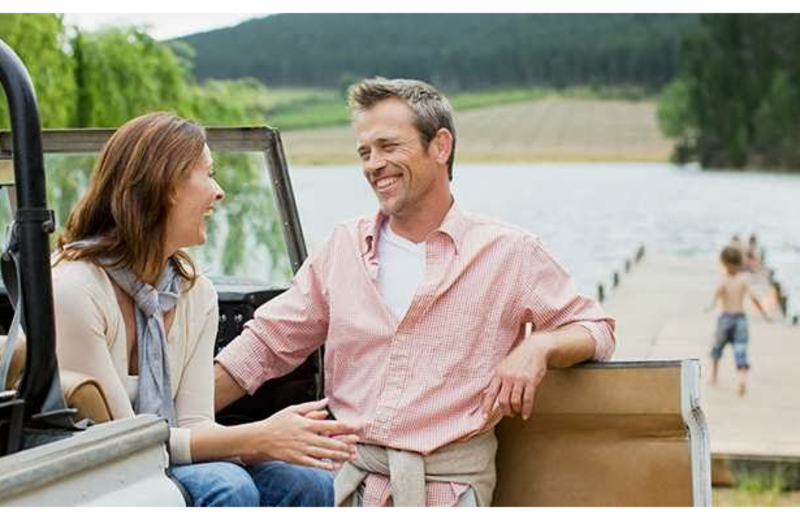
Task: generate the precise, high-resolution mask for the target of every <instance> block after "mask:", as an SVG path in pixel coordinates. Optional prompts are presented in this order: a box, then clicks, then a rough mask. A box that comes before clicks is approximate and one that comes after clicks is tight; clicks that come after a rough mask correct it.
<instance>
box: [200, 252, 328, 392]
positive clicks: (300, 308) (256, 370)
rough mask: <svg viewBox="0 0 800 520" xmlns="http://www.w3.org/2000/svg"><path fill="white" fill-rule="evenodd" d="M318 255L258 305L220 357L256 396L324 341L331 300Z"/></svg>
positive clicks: (220, 361) (226, 368) (229, 371)
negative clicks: (288, 283)
mask: <svg viewBox="0 0 800 520" xmlns="http://www.w3.org/2000/svg"><path fill="white" fill-rule="evenodd" d="M315 258H318V256H317V257H315V256H312V257H310V258H309V259H308V260H307V261H306V262H305V263H304V264H303V266H302V267H301V268H300V270H298V272H297V274H296V275H295V277H294V279H293V281H292V285H291V287H290V288H289V289H288V290H287V291H286V292H284V293H283V294H281V295H280V296H278V297H276V298H274V299H273V300H270V301H269V302H267V303H265V304H264V305H262V306H261V307H259V308H258V309H257V310H256V312H255V314H254V315H253V319H251V320H250V321H248V322H247V323H246V324H245V326H244V330H243V331H242V333H241V334H240V335H239V337H237V338H236V339H234V340H233V341H232V342H231V343H229V344H228V346H226V347H225V348H224V349H223V350H222V352H220V353H219V354H218V355H217V357H216V361H217V362H218V363H219V364H220V365H221V366H222V367H223V368H224V369H225V370H226V371H227V372H228V373H229V374H230V375H231V377H232V378H233V379H234V380H235V381H236V382H237V383H238V384H239V385H240V386H241V387H242V388H244V389H245V390H246V391H247V393H249V394H250V395H252V394H253V393H255V391H256V390H258V388H259V387H260V386H261V385H262V384H263V383H264V382H265V381H267V380H269V379H274V378H276V377H280V376H282V375H284V374H287V373H289V372H290V371H291V370H292V369H294V368H295V367H296V366H298V365H299V364H300V363H302V362H303V360H305V359H306V358H307V357H308V356H309V355H310V354H311V353H312V352H314V350H316V349H317V348H318V347H319V346H320V345H322V344H323V343H324V342H325V337H326V336H327V333H328V303H327V297H326V294H325V291H324V290H323V285H322V283H321V280H320V278H319V273H318V270H317V268H316V261H315Z"/></svg>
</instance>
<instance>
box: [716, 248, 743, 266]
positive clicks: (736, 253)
mask: <svg viewBox="0 0 800 520" xmlns="http://www.w3.org/2000/svg"><path fill="white" fill-rule="evenodd" d="M719 259H720V260H721V261H722V263H723V264H725V265H726V266H728V267H730V268H732V269H738V268H740V267H742V252H741V251H740V250H739V249H738V248H736V247H733V246H726V247H725V249H723V250H722V253H720V255H719Z"/></svg>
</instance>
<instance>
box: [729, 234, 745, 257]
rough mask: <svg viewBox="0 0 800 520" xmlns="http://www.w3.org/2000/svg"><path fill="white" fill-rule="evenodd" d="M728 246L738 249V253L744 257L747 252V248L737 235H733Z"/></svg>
mask: <svg viewBox="0 0 800 520" xmlns="http://www.w3.org/2000/svg"><path fill="white" fill-rule="evenodd" d="M728 245H729V246H731V247H733V248H736V249H738V250H739V252H741V253H742V255H744V254H745V253H746V252H747V248H746V247H745V245H744V242H742V239H741V237H739V235H733V236H732V237H731V242H730V244H728Z"/></svg>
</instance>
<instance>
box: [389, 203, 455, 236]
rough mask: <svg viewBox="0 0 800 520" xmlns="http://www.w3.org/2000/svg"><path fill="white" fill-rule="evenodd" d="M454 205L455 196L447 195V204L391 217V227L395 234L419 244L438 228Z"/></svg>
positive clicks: (437, 204) (417, 209) (433, 205)
mask: <svg viewBox="0 0 800 520" xmlns="http://www.w3.org/2000/svg"><path fill="white" fill-rule="evenodd" d="M452 205H453V196H452V195H451V194H450V193H448V194H447V203H444V202H443V201H437V203H436V204H432V205H431V206H430V207H428V208H416V209H414V210H413V211H410V212H409V213H408V214H407V215H391V216H389V225H390V226H391V227H392V231H394V232H395V234H397V235H399V236H401V237H403V238H405V239H406V240H410V241H412V242H414V243H419V242H422V241H424V240H425V238H426V237H427V236H428V234H429V233H430V232H431V231H433V230H434V229H436V228H438V227H439V226H440V225H441V224H442V221H443V220H444V217H445V216H446V215H447V212H448V211H450V207H451V206H452Z"/></svg>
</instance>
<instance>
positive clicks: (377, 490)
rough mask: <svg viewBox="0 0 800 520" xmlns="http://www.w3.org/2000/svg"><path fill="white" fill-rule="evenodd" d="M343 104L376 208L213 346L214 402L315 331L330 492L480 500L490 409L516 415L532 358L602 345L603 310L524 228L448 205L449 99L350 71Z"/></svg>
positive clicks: (274, 365)
mask: <svg viewBox="0 0 800 520" xmlns="http://www.w3.org/2000/svg"><path fill="white" fill-rule="evenodd" d="M349 104H350V108H351V113H352V120H353V128H354V130H355V135H356V142H357V151H358V155H359V157H360V158H361V163H362V166H363V171H364V176H365V178H366V179H367V181H368V182H369V183H370V185H371V186H372V188H373V190H374V192H375V194H376V196H377V198H378V202H379V205H380V211H379V212H378V214H377V215H376V216H374V217H371V218H359V219H356V220H353V221H350V222H346V223H344V224H340V225H338V226H337V227H336V228H335V229H334V231H333V233H332V235H331V236H330V237H329V238H328V239H327V241H326V242H325V243H324V244H323V245H322V246H321V247H319V248H318V249H317V250H316V251H314V253H313V254H312V255H311V256H310V257H309V259H308V260H307V261H306V262H305V264H304V265H303V266H302V267H301V269H300V270H299V271H298V273H297V275H296V277H295V279H294V282H293V284H292V287H291V288H290V289H289V291H287V292H286V293H284V294H283V295H281V296H280V297H279V298H276V299H275V300H273V301H271V302H269V303H267V304H265V305H264V306H263V307H261V308H260V309H259V310H258V311H257V312H256V315H255V316H254V319H253V320H252V321H250V322H249V323H248V324H247V325H246V327H245V331H244V332H243V333H242V335H241V336H240V337H239V338H237V339H236V340H234V341H233V342H232V343H231V344H230V345H229V346H228V347H227V348H226V349H224V350H223V351H222V352H221V353H220V355H219V356H218V358H217V362H218V365H217V367H216V372H215V376H216V379H217V381H216V383H217V386H216V388H217V405H218V407H222V406H225V405H227V404H228V403H230V402H232V401H234V400H235V399H238V398H239V397H241V396H242V395H244V393H245V392H249V393H253V392H254V391H255V390H256V389H257V388H258V387H259V386H260V385H261V384H262V383H263V382H264V381H265V380H267V379H270V378H273V377H278V376H280V375H282V374H284V373H286V372H288V371H289V370H291V369H292V368H293V367H294V366H296V365H297V364H299V363H300V362H301V361H302V360H303V359H304V358H306V357H307V356H308V355H309V354H310V353H312V352H313V351H314V349H315V348H317V346H319V345H320V344H322V343H325V344H326V352H325V381H326V388H325V390H326V395H327V397H328V399H329V407H330V410H331V411H332V412H333V414H334V415H335V416H336V417H337V418H338V419H339V420H342V421H343V422H345V423H348V424H350V425H352V426H355V427H356V428H357V429H358V432H359V435H360V439H361V443H360V444H359V448H358V456H357V457H356V459H355V460H353V461H352V462H348V463H346V464H345V465H344V466H343V468H342V469H341V470H340V471H339V473H338V474H337V477H336V483H335V487H336V500H337V504H354V505H358V504H362V505H388V504H394V505H426V504H427V505H489V504H490V502H491V496H492V492H493V489H494V481H495V476H494V455H495V451H496V447H497V441H496V439H495V437H494V433H493V427H494V425H496V424H497V423H498V422H499V420H500V419H501V418H502V416H504V415H505V416H512V415H522V417H523V418H525V419H527V418H528V417H529V416H530V414H531V410H532V407H533V401H534V396H535V392H536V387H537V385H538V384H539V382H540V381H541V379H542V377H544V374H545V372H546V370H547V368H548V367H567V366H570V365H573V364H575V363H579V362H581V361H585V360H588V359H592V358H593V359H597V360H606V359H608V358H609V357H610V356H611V353H612V351H613V348H614V337H613V328H614V322H613V320H612V319H611V318H609V317H607V316H606V315H605V314H604V313H603V312H602V310H601V309H600V307H599V306H598V305H597V304H596V303H595V302H593V301H591V300H589V299H587V298H585V297H583V296H580V295H578V294H577V293H576V292H575V290H574V287H573V284H572V281H571V280H570V277H569V275H568V274H567V273H566V272H565V271H564V270H563V268H561V266H559V264H557V263H556V262H555V261H554V260H553V259H552V258H551V257H550V255H549V254H548V253H547V251H546V250H545V249H544V248H543V246H542V245H541V243H540V242H539V240H538V239H537V238H536V237H534V236H533V235H531V234H530V233H527V232H525V231H523V230H520V229H517V228H515V227H512V226H509V225H506V224H503V223H500V222H495V221H492V220H489V219H486V218H483V217H478V216H475V215H470V214H467V213H463V212H461V210H460V209H459V208H458V207H457V206H456V204H455V202H454V200H453V196H452V195H451V193H450V180H451V179H452V170H453V157H454V149H455V140H456V139H455V129H454V126H453V117H452V110H451V108H450V105H449V103H448V101H447V100H446V99H445V98H444V97H443V96H441V95H440V94H439V93H438V92H437V91H436V90H434V89H433V87H431V86H430V85H427V84H425V83H422V82H419V81H412V80H400V79H398V80H386V79H383V78H374V79H368V80H364V81H363V82H361V83H359V84H356V85H354V86H352V87H351V88H350V99H349ZM526 323H531V324H532V325H533V329H534V332H533V334H531V335H530V336H528V337H527V338H526V337H525V334H524V332H525V324H526ZM316 456H318V457H324V454H322V453H316Z"/></svg>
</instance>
